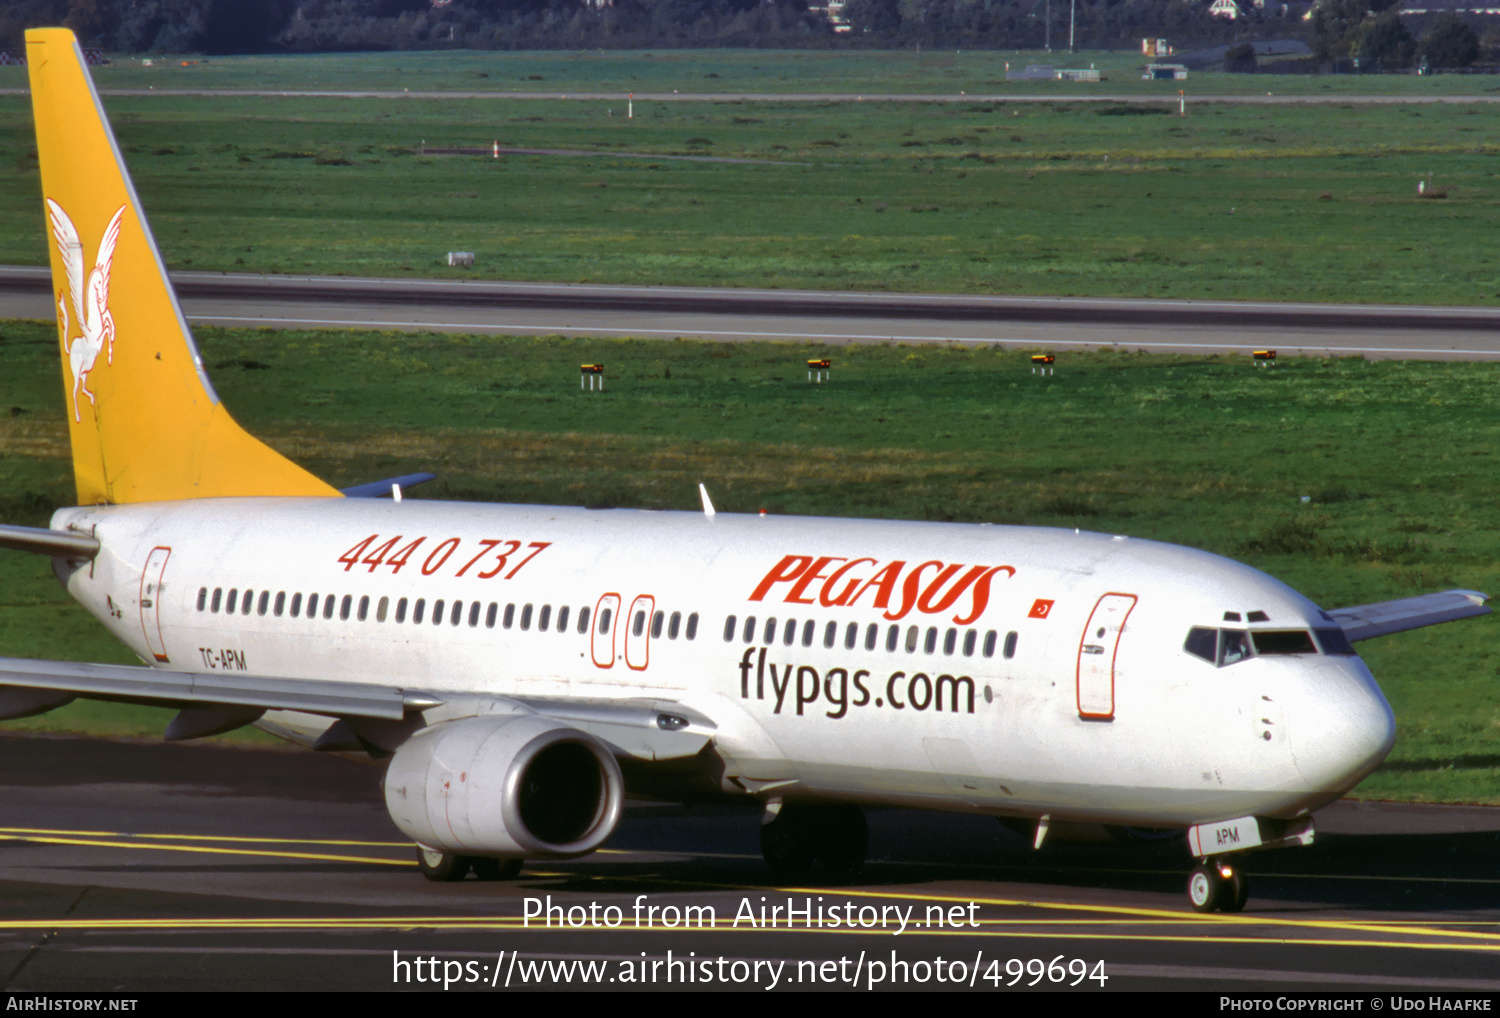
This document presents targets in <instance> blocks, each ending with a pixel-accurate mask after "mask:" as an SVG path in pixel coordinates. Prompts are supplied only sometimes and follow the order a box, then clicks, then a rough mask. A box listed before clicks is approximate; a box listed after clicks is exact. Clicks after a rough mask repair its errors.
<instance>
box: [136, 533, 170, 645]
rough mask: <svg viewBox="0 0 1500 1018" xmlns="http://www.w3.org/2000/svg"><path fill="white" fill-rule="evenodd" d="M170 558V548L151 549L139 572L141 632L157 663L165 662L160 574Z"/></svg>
mask: <svg viewBox="0 0 1500 1018" xmlns="http://www.w3.org/2000/svg"><path fill="white" fill-rule="evenodd" d="M171 557H172V549H171V548H166V547H158V548H152V549H151V554H150V556H149V557H148V558H147V559H146V568H144V569H142V570H141V596H140V604H141V631H142V632H143V633H145V634H146V646H148V647H150V648H151V656H152V657H154V658H156V660H158V661H166V660H167V647H166V642H165V641H164V640H163V639H162V635H161V574H162V573H163V572H165V571H166V568H167V559H169V558H171Z"/></svg>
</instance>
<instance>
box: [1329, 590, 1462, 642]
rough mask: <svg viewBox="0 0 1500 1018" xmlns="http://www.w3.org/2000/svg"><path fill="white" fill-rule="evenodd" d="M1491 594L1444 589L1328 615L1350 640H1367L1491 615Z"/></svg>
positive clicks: (1333, 612)
mask: <svg viewBox="0 0 1500 1018" xmlns="http://www.w3.org/2000/svg"><path fill="white" fill-rule="evenodd" d="M1488 600H1489V595H1488V594H1481V593H1480V592H1479V591H1477V590H1444V591H1441V592H1440V593H1437V594H1423V595H1421V596H1420V597H1403V598H1400V599H1399V600H1395V601H1377V602H1376V603H1375V604H1362V605H1359V606H1358V607H1355V608H1339V609H1337V610H1335V611H1331V612H1329V613H1328V614H1329V615H1331V616H1332V617H1333V620H1334V621H1335V622H1337V623H1338V624H1339V626H1340V627H1342V628H1343V630H1344V635H1345V636H1347V637H1349V639H1350V641H1351V642H1352V641H1354V640H1368V639H1371V638H1372V637H1376V636H1385V635H1386V634H1387V633H1400V632H1403V631H1405V630H1407V629H1420V628H1422V627H1423V626H1433V625H1437V624H1438V623H1439V622H1452V621H1454V620H1455V619H1467V618H1471V617H1473V616H1475V615H1488V614H1489V613H1490V609H1489V608H1488V607H1486V606H1485V602H1486V601H1488Z"/></svg>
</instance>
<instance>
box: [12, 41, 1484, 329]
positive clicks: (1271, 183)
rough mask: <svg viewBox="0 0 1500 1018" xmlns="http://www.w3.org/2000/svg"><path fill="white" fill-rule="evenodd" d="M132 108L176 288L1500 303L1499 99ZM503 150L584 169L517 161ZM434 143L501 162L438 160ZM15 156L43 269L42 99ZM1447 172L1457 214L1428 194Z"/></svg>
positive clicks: (35, 259)
mask: <svg viewBox="0 0 1500 1018" xmlns="http://www.w3.org/2000/svg"><path fill="white" fill-rule="evenodd" d="M554 59H561V58H554ZM1476 80H1477V79H1476ZM1486 80H1487V79H1486ZM108 108H109V110H110V113H111V116H112V118H113V120H114V124H115V128H116V131H117V132H118V134H119V137H120V140H121V143H122V146H123V148H124V150H125V152H126V156H127V159H128V161H129V163H130V166H131V169H132V172H133V173H134V176H135V179H136V182H137V185H138V188H139V191H140V193H141V196H142V200H143V203H144V204H145V206H146V208H147V210H148V213H149V214H150V216H151V221H152V224H153V227H154V229H155V231H156V235H157V238H158V241H159V242H160V244H161V247H162V250H163V253H164V255H165V257H166V259H167V262H168V264H169V265H171V266H172V267H174V268H192V269H211V270H225V271H237V270H238V271H264V272H314V273H344V274H356V275H386V276H478V277H483V278H504V279H516V280H554V281H573V282H582V281H592V282H611V283H638V284H653V283H659V284H709V285H730V286H734V285H740V286H770V287H795V288H832V289H860V290H922V291H949V292H967V293H1032V294H1058V295H1086V296H1168V297H1182V298H1212V299H1255V300H1263V299H1287V300H1309V301H1352V302H1372V303H1384V302H1390V303H1458V304H1483V303H1494V302H1496V301H1497V300H1500V262H1497V259H1496V253H1495V250H1494V244H1493V230H1492V229H1491V223H1492V221H1493V217H1494V212H1495V209H1496V207H1497V203H1500V186H1497V178H1496V176H1495V172H1496V170H1495V165H1496V159H1495V156H1496V154H1497V152H1500V104H1496V105H1485V104H1467V105H1435V106H1418V105H1380V106H1365V105H1359V106H1355V105H1342V104H1331V105H1314V106H1291V107H1270V108H1259V107H1248V106H1236V105H1229V104H1222V103H1219V104H1203V105H1199V106H1196V107H1194V108H1193V109H1192V112H1191V115H1189V116H1188V117H1185V118H1184V117H1178V116H1176V115H1174V114H1171V113H1169V112H1168V110H1167V108H1166V107H1139V106H1123V105H1119V104H1107V105H1104V106H1077V105H1042V104H1025V103H1020V104H997V103H981V102H975V103H972V104H958V105H944V106H935V107H934V106H924V105H920V104H901V103H860V104H847V103H846V104H839V103H813V104H798V105H795V106H788V105H775V104H765V103H759V104H757V103H729V102H720V103H654V104H648V103H642V104H638V105H637V108H636V113H637V116H636V117H635V119H633V120H627V119H625V118H624V116H623V114H624V112H625V111H624V106H623V104H621V103H618V102H569V101H544V100H526V101H515V102H504V103H496V102H493V101H483V100H451V101H439V100H423V99H412V100H402V101H395V102H393V101H388V100H387V101H377V100H348V99H307V98H261V97H248V98H228V99H226V98H203V97H175V98H171V97H154V98H136V97H127V98H113V99H110V100H109V101H108ZM611 112H613V114H614V115H613V116H611V115H610V114H611ZM494 141H499V142H500V143H501V144H502V145H506V146H515V147H538V148H550V149H566V150H571V151H576V152H580V153H582V154H580V155H546V156H509V157H506V158H502V159H499V160H496V159H492V158H489V156H488V150H489V148H490V146H491V144H492V142H494ZM424 146H425V147H444V148H447V147H455V146H467V147H472V148H475V149H480V150H483V151H484V152H485V153H486V154H485V155H484V156H482V157H481V156H435V155H419V154H414V153H417V152H419V151H421V150H422V149H423V148H424ZM0 150H3V151H5V152H7V153H14V155H13V157H11V158H8V159H5V160H3V161H0V263H23V264H25V263H29V264H38V263H42V262H44V261H45V249H44V247H43V238H44V236H45V234H44V224H43V222H42V216H41V212H40V208H41V205H40V202H38V201H37V194H38V192H39V183H38V180H37V173H36V162H35V158H34V144H33V142H32V140H31V124H30V111H29V108H28V107H27V105H26V100H25V98H24V97H19V96H0ZM624 153H630V154H639V153H646V154H652V155H655V156H661V157H665V156H677V155H693V156H710V157H717V158H720V159H725V160H734V159H749V160H756V162H752V163H735V162H728V161H726V162H694V161H684V160H680V159H668V158H645V159H642V158H628V157H626V156H625V155H622V154H624ZM1429 177H1430V179H1431V182H1432V187H1431V190H1432V192H1433V193H1436V194H1439V195H1441V197H1439V198H1436V199H1433V198H1419V197H1418V196H1417V182H1418V180H1419V179H1422V180H1427V179H1428V178H1429ZM450 250H466V251H474V252H475V253H476V255H477V262H476V265H475V267H474V268H473V269H460V270H455V269H448V268H446V267H445V266H444V264H443V259H444V254H445V253H446V252H447V251H450Z"/></svg>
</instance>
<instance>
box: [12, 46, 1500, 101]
mask: <svg viewBox="0 0 1500 1018" xmlns="http://www.w3.org/2000/svg"><path fill="white" fill-rule="evenodd" d="M1173 59H1174V58H1166V59H1164V60H1162V61H1161V62H1163V63H1170V62H1172V60H1173ZM1146 63H1147V60H1146V58H1144V57H1142V56H1141V55H1140V54H1139V53H1137V52H1133V51H1117V52H1105V51H1096V52H1091V51H1084V52H1079V53H1075V54H1072V55H1069V54H1068V53H1066V52H1062V51H1058V52H1053V53H1045V52H1042V51H1021V52H1016V51H1008V50H963V51H957V52H955V51H953V50H939V51H924V52H908V51H899V52H897V51H888V50H850V51H842V52H840V51H817V50H790V51H789V50H732V49H723V50H650V51H635V50H613V51H598V52H594V51H588V52H531V53H500V52H491V53H486V52H480V51H475V50H448V51H428V52H406V53H361V54H317V55H307V56H239V57H214V58H212V59H207V60H205V59H202V58H198V59H193V58H188V60H187V61H185V60H184V59H183V58H180V57H178V58H170V57H167V58H163V57H157V58H155V59H154V60H153V64H152V66H149V67H147V66H144V65H143V64H142V62H141V60H140V59H139V58H132V57H116V58H115V61H114V63H112V64H110V65H108V66H102V67H98V68H95V69H94V72H93V73H94V76H95V80H96V81H97V82H98V83H99V87H101V88H214V89H218V88H233V89H266V88H273V89H274V88H288V89H319V90H349V89H354V90H389V89H396V90H400V89H410V90H412V91H414V92H416V91H444V92H458V91H478V92H526V91H546V92H608V91H614V92H619V93H621V94H622V95H623V94H624V93H627V92H672V91H680V92H715V93H728V92H772V93H791V92H824V93H835V92H856V93H858V92H869V93H893V92H899V93H925V94H937V93H957V92H967V93H969V94H1005V95H1091V94H1105V95H1121V94H1129V95H1161V96H1164V97H1171V98H1174V99H1175V98H1176V96H1177V91H1178V89H1184V90H1185V91H1186V92H1187V94H1188V95H1189V96H1199V95H1254V94H1264V93H1266V92H1275V93H1276V94H1278V95H1330V94H1331V95H1371V94H1377V95H1401V96H1409V95H1417V96H1439V95H1457V94H1476V93H1478V94H1482V93H1485V92H1494V91H1496V89H1497V84H1496V81H1495V79H1493V78H1490V77H1485V76H1469V75H1437V76H1430V77H1415V76H1405V75H1386V76H1380V75H1358V76H1356V75H1323V76H1317V75H1303V74H1290V75H1278V74H1222V73H1213V72H1207V73H1199V72H1191V73H1190V75H1189V77H1188V79H1187V80H1186V81H1182V82H1172V81H1142V80H1141V69H1142V67H1143V66H1144V65H1145V64H1146ZM1029 64H1050V65H1052V66H1054V67H1058V68H1087V67H1094V68H1097V69H1098V70H1099V71H1100V73H1101V75H1102V77H1103V79H1104V80H1102V81H1101V82H1099V83H1097V84H1094V83H1085V82H1061V81H1007V80H1006V79H1005V71H1006V66H1007V65H1009V66H1010V67H1011V68H1012V69H1013V70H1020V69H1022V68H1024V67H1026V66H1027V65H1029ZM25 79H26V71H25V68H22V67H0V88H7V87H10V88H20V87H24V85H25Z"/></svg>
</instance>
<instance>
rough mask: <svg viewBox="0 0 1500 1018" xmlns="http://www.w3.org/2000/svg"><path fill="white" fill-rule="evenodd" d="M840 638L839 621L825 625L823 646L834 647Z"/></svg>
mask: <svg viewBox="0 0 1500 1018" xmlns="http://www.w3.org/2000/svg"><path fill="white" fill-rule="evenodd" d="M838 638H839V624H838V623H837V622H829V623H828V625H826V626H824V627H823V646H825V647H832V646H833V645H834V643H836V642H837V641H838Z"/></svg>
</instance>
